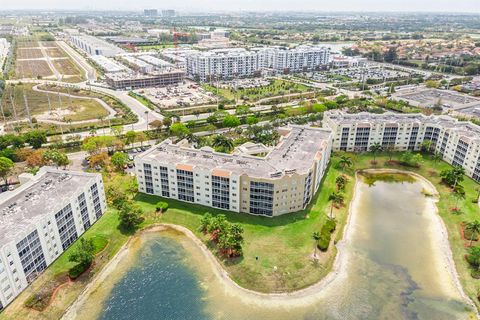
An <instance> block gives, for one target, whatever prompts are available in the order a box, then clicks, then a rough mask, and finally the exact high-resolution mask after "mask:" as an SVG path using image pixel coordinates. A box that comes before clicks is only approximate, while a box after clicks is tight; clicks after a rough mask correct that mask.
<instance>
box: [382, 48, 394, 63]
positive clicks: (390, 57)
mask: <svg viewBox="0 0 480 320" xmlns="http://www.w3.org/2000/svg"><path fill="white" fill-rule="evenodd" d="M383 58H384V60H385V62H389V63H391V62H393V61H395V60H397V48H395V47H390V48H388V51H387V52H385V54H384V56H383Z"/></svg>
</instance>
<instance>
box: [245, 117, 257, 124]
mask: <svg viewBox="0 0 480 320" xmlns="http://www.w3.org/2000/svg"><path fill="white" fill-rule="evenodd" d="M245 123H246V124H248V125H249V126H252V125H254V124H257V123H258V118H257V117H255V116H253V115H252V116H248V117H247V118H246V119H245Z"/></svg>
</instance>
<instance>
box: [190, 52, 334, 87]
mask: <svg viewBox="0 0 480 320" xmlns="http://www.w3.org/2000/svg"><path fill="white" fill-rule="evenodd" d="M329 57H330V50H329V49H328V48H326V47H319V46H299V47H297V48H295V49H285V48H281V47H265V48H256V49H253V50H246V49H243V48H232V49H217V50H210V51H191V52H189V53H187V54H186V61H185V64H186V69H187V75H188V76H189V77H190V78H192V79H195V80H198V81H211V80H218V79H224V80H226V79H233V78H242V77H252V76H259V75H260V74H261V73H262V70H274V71H276V72H281V73H295V72H303V71H311V70H316V69H319V68H321V67H323V66H326V65H327V64H328V62H329Z"/></svg>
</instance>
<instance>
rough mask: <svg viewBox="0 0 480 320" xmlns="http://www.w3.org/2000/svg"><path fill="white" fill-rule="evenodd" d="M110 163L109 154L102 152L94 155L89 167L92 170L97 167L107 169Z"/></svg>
mask: <svg viewBox="0 0 480 320" xmlns="http://www.w3.org/2000/svg"><path fill="white" fill-rule="evenodd" d="M107 163H108V153H106V152H100V153H97V154H94V155H92V156H91V157H90V161H89V165H90V168H95V167H96V166H100V167H102V168H103V167H105V166H106V165H107Z"/></svg>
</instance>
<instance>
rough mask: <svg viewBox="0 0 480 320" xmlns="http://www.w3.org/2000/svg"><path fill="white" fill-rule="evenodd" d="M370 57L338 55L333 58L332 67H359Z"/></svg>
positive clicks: (364, 64)
mask: <svg viewBox="0 0 480 320" xmlns="http://www.w3.org/2000/svg"><path fill="white" fill-rule="evenodd" d="M367 61H368V59H367V58H363V57H349V56H343V55H336V56H334V57H333V58H332V61H331V65H332V68H358V67H364V66H366V64H367Z"/></svg>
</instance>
